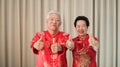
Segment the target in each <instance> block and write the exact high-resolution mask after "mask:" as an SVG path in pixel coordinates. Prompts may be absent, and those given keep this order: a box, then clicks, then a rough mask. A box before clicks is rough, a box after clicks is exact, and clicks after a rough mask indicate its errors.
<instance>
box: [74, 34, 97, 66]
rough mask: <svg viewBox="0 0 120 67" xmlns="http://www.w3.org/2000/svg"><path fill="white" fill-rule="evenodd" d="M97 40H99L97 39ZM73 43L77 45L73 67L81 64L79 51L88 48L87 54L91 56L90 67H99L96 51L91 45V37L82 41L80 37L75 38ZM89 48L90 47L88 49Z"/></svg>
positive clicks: (86, 37)
mask: <svg viewBox="0 0 120 67" xmlns="http://www.w3.org/2000/svg"><path fill="white" fill-rule="evenodd" d="M95 40H97V39H96V38H95ZM73 42H74V44H75V48H74V50H73V51H72V53H73V67H78V66H79V64H80V63H81V62H80V57H79V56H80V53H79V51H80V50H81V49H83V48H87V51H86V54H87V55H88V56H90V61H91V63H90V64H89V67H97V64H96V51H95V50H94V49H93V47H92V46H90V45H89V35H87V36H85V37H84V38H83V39H82V40H81V38H80V37H79V36H77V37H75V38H73ZM88 46H89V47H88Z"/></svg>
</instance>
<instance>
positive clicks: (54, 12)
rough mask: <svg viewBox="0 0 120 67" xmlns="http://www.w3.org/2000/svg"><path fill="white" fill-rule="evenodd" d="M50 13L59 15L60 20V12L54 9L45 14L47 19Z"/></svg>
mask: <svg viewBox="0 0 120 67" xmlns="http://www.w3.org/2000/svg"><path fill="white" fill-rule="evenodd" d="M50 14H57V15H58V16H59V17H60V21H61V16H60V13H59V12H57V11H55V10H50V11H49V12H48V14H47V19H48V18H49V16H50Z"/></svg>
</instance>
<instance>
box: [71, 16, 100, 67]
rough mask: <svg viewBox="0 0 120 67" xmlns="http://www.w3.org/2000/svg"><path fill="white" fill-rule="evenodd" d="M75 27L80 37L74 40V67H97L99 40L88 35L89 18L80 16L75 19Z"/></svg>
mask: <svg viewBox="0 0 120 67" xmlns="http://www.w3.org/2000/svg"><path fill="white" fill-rule="evenodd" d="M74 27H75V29H76V32H77V34H78V36H77V37H75V38H73V42H74V49H73V50H72V53H73V67H97V64H96V52H97V50H98V40H97V38H95V37H93V36H91V35H89V34H88V33H87V31H88V27H89V20H88V18H87V17H85V16H78V17H77V18H76V19H75V22H74Z"/></svg>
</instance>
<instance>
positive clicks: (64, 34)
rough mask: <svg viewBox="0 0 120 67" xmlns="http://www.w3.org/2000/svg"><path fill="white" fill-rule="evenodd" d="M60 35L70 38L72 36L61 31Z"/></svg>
mask: <svg viewBox="0 0 120 67" xmlns="http://www.w3.org/2000/svg"><path fill="white" fill-rule="evenodd" d="M60 34H62V35H63V36H69V35H70V34H68V33H66V32H62V31H60Z"/></svg>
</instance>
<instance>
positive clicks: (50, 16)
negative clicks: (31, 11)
mask: <svg viewBox="0 0 120 67" xmlns="http://www.w3.org/2000/svg"><path fill="white" fill-rule="evenodd" d="M49 18H55V19H59V20H60V15H58V14H56V13H51V14H49V16H48V19H49Z"/></svg>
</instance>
